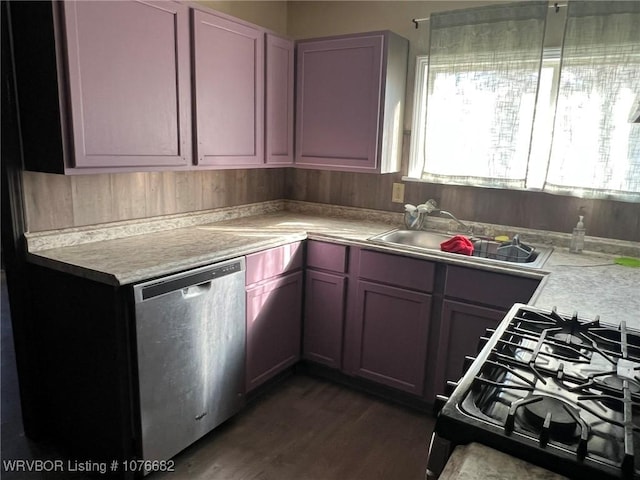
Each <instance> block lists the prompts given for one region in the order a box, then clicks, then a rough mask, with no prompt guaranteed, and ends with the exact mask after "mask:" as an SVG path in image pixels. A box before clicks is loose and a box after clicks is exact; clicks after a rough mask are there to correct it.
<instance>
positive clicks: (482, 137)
mask: <svg viewBox="0 0 640 480" xmlns="http://www.w3.org/2000/svg"><path fill="white" fill-rule="evenodd" d="M575 3H576V5H574V3H570V4H569V11H568V14H567V15H568V16H567V22H566V32H565V38H564V46H563V50H562V51H561V50H560V49H545V50H544V51H543V49H542V42H543V40H544V38H543V36H544V20H545V18H546V9H547V5H546V4H544V3H542V4H540V3H539V2H536V4H533V5H532V4H531V3H529V4H528V5H524V6H523V5H521V4H520V5H513V6H510V7H509V8H510V9H511V10H512V11H511V12H507V13H505V12H504V11H500V13H499V15H498V16H496V15H497V13H498V9H499V8H500V7H502V8H503V9H504V8H505V7H504V6H498V7H490V8H489V7H482V8H479V9H470V10H462V11H455V12H446V13H445V14H434V15H433V16H432V17H431V28H430V45H431V46H430V56H429V57H419V58H418V60H417V65H416V86H415V97H414V98H415V105H414V119H413V125H414V128H413V132H414V134H413V135H412V145H411V161H410V167H409V177H413V178H421V179H423V180H426V181H432V182H442V183H455V184H466V185H476V186H487V187H498V188H527V189H538V190H545V191H549V192H557V193H564V194H573V195H579V196H587V197H593V198H598V197H600V198H603V197H605V198H614V199H620V200H626V201H640V124H632V123H630V122H629V115H630V113H631V109H632V107H633V105H634V102H635V101H636V98H635V94H636V92H640V29H637V28H634V27H635V26H637V24H638V23H637V22H640V2H575ZM629 3H631V4H635V5H630V6H629V5H628V4H629ZM593 4H597V5H593ZM522 7H529V9H528V10H527V11H524V10H523V9H522ZM534 7H535V8H534ZM540 7H542V9H541V8H540ZM440 15H442V16H443V17H444V18H440ZM434 20H435V22H434Z"/></svg>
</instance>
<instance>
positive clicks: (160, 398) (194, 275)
mask: <svg viewBox="0 0 640 480" xmlns="http://www.w3.org/2000/svg"><path fill="white" fill-rule="evenodd" d="M244 287H245V260H244V258H239V259H234V260H231V261H226V262H221V263H217V264H214V265H211V266H207V267H203V268H198V269H194V270H190V271H188V272H184V273H179V274H175V275H171V276H168V277H164V278H161V279H159V280H153V281H149V282H145V283H140V284H137V285H135V286H134V288H133V292H134V297H135V313H136V343H137V360H138V377H139V393H140V418H141V428H142V459H143V460H166V459H169V458H171V457H172V456H174V455H175V454H176V453H178V452H179V451H181V450H182V449H184V448H186V447H187V446H188V445H190V444H191V443H193V442H194V441H196V440H197V439H199V438H200V437H202V436H203V435H205V434H206V433H207V432H209V431H211V430H212V429H213V428H215V427H216V426H217V425H219V424H220V423H222V422H224V421H225V420H226V419H228V418H229V417H231V416H232V415H233V414H234V413H236V412H237V411H238V410H239V409H240V408H241V407H242V405H243V402H244V395H243V392H244V371H245V367H244V361H245V329H246V326H245V302H246V301H245V293H244Z"/></svg>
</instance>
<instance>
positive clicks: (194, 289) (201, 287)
mask: <svg viewBox="0 0 640 480" xmlns="http://www.w3.org/2000/svg"><path fill="white" fill-rule="evenodd" d="M209 290H211V281H208V282H204V283H200V284H198V285H192V286H190V287H185V288H183V289H182V298H184V299H187V298H193V297H198V296H200V295H203V294H205V293H207V292H208V291H209Z"/></svg>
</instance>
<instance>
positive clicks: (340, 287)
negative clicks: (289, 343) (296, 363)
mask: <svg viewBox="0 0 640 480" xmlns="http://www.w3.org/2000/svg"><path fill="white" fill-rule="evenodd" d="M345 287H346V278H345V277H344V276H343V275H335V274H331V273H325V272H318V271H315V270H307V274H306V284H305V315H304V340H303V357H304V358H306V359H307V360H311V361H313V362H316V363H321V364H323V365H327V366H329V367H332V368H338V369H339V368H341V367H342V331H343V324H344V308H345V303H344V301H345Z"/></svg>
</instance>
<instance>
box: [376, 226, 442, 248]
mask: <svg viewBox="0 0 640 480" xmlns="http://www.w3.org/2000/svg"><path fill="white" fill-rule="evenodd" d="M450 238H451V235H447V234H446V233H440V232H431V231H427V230H391V231H390V232H384V233H381V234H380V235H376V236H375V237H371V238H370V239H369V240H371V241H373V242H376V241H377V242H382V243H393V244H396V245H406V246H409V247H418V248H429V249H432V250H440V244H441V243H442V242H445V241H447V240H449V239H450Z"/></svg>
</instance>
